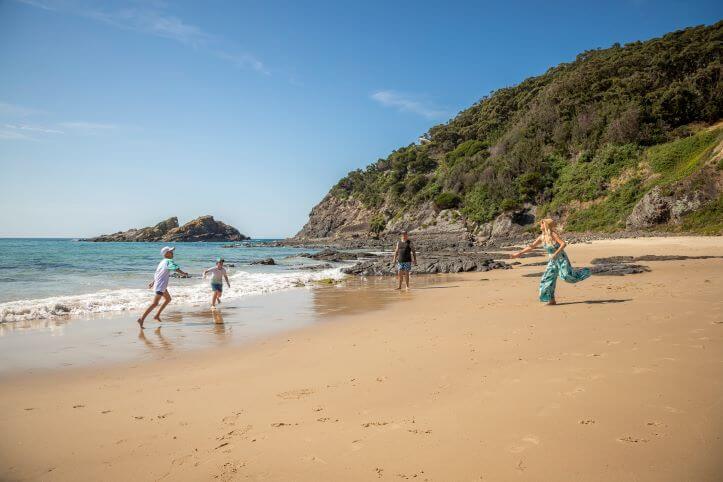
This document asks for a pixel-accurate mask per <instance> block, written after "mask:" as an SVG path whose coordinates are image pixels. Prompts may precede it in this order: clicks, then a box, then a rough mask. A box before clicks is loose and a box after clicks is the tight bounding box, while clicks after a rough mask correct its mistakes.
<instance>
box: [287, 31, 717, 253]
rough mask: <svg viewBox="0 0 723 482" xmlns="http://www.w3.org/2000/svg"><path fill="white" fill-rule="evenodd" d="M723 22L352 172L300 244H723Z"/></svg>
mask: <svg viewBox="0 0 723 482" xmlns="http://www.w3.org/2000/svg"><path fill="white" fill-rule="evenodd" d="M721 45H723V22H718V23H716V24H714V25H710V26H703V27H695V28H690V29H685V30H681V31H677V32H673V33H670V34H667V35H665V36H663V37H661V38H656V39H652V40H648V41H645V42H632V43H630V44H627V45H624V46H620V45H618V44H616V45H614V46H613V47H611V48H608V49H599V50H592V51H587V52H583V53H581V54H579V55H578V56H577V58H576V59H575V61H573V62H570V63H566V64H560V65H558V66H557V67H553V68H551V69H549V70H548V71H547V72H546V73H545V74H543V75H541V76H538V77H532V78H529V79H526V80H525V81H523V82H522V83H520V84H519V85H516V86H513V87H509V88H503V89H500V90H498V91H496V92H494V93H493V94H491V95H490V96H489V97H485V98H483V99H482V100H480V101H479V102H478V103H476V104H474V105H473V106H471V107H470V108H468V109H466V110H464V111H462V112H460V114H459V115H457V116H456V117H455V118H453V119H452V120H450V121H449V122H448V123H446V124H443V125H438V126H434V127H432V128H431V129H430V130H429V132H427V133H426V134H425V135H424V136H423V140H422V141H421V142H420V143H419V144H412V145H409V146H406V147H401V148H399V149H397V150H396V151H394V152H392V153H391V154H390V155H389V156H388V157H387V158H386V159H380V160H379V161H377V162H375V163H373V164H371V165H369V166H367V167H366V168H365V169H358V170H356V171H352V172H350V173H349V174H348V175H347V176H346V177H344V178H342V179H341V180H340V181H339V182H338V183H337V184H336V185H335V186H333V187H332V189H331V190H330V191H329V193H328V194H327V195H326V197H324V199H323V200H322V201H321V202H320V203H319V204H318V205H317V206H316V207H314V209H313V210H312V211H311V213H310V215H309V221H308V223H307V224H306V225H305V226H304V227H303V229H302V230H301V231H300V232H299V233H298V234H297V235H296V237H295V238H294V240H297V241H308V240H317V241H324V240H326V241H344V240H351V239H359V238H367V239H369V238H378V239H382V240H383V239H386V238H389V237H396V235H397V234H398V233H399V232H400V231H401V230H407V231H410V232H412V233H414V236H415V239H419V238H423V239H428V240H430V242H439V243H443V244H445V243H446V244H449V243H467V242H486V241H488V240H495V239H499V238H517V237H522V236H529V234H530V232H531V231H533V230H534V229H535V227H534V223H535V220H536V219H539V218H540V217H553V218H555V219H556V220H558V221H559V222H560V223H561V224H562V225H563V226H564V228H565V230H567V231H572V232H595V233H612V232H617V231H621V230H626V229H627V230H641V229H642V230H651V229H653V230H660V231H680V232H696V233H703V234H723V213H722V212H721V211H722V210H723V207H721V206H722V204H723V201H722V198H721V192H722V191H723V189H722V188H721V186H722V185H723V182H721V179H722V178H721V173H722V172H723V161H721V146H723V144H722V142H723V123H721V122H720V120H721V118H723V48H721Z"/></svg>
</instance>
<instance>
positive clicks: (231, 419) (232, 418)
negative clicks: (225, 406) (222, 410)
mask: <svg viewBox="0 0 723 482" xmlns="http://www.w3.org/2000/svg"><path fill="white" fill-rule="evenodd" d="M242 413H243V412H234V413H233V414H231V415H226V416H225V417H223V418H222V419H221V422H222V423H224V424H226V425H235V424H236V422H237V421H238V418H239V417H240V416H241V414H242Z"/></svg>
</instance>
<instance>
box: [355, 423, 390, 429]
mask: <svg viewBox="0 0 723 482" xmlns="http://www.w3.org/2000/svg"><path fill="white" fill-rule="evenodd" d="M384 425H389V422H367V423H363V424H362V427H364V428H369V427H383V426H384Z"/></svg>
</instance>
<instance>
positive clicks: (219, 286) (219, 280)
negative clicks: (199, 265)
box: [203, 258, 231, 310]
mask: <svg viewBox="0 0 723 482" xmlns="http://www.w3.org/2000/svg"><path fill="white" fill-rule="evenodd" d="M209 273H210V274H211V291H212V292H213V295H212V297H211V309H212V310H215V309H216V303H221V295H222V294H223V280H224V279H225V280H226V284H227V285H228V287H229V288H230V287H231V283H229V282H228V275H227V274H226V268H224V267H223V258H217V259H216V266H214V267H213V268H208V269H207V270H206V271H204V272H203V277H204V279H205V278H206V275H207V274H209Z"/></svg>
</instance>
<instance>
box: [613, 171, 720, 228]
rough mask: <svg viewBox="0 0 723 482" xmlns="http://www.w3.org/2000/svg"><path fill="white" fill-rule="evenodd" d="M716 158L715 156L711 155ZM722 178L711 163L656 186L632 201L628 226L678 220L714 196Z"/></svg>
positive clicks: (647, 226) (717, 192)
mask: <svg viewBox="0 0 723 482" xmlns="http://www.w3.org/2000/svg"><path fill="white" fill-rule="evenodd" d="M713 160H715V158H714V159H713ZM721 184H723V178H722V175H721V174H720V172H716V169H715V168H714V167H712V166H708V167H706V168H704V169H702V170H701V171H700V172H699V173H697V174H696V175H694V176H691V177H690V178H688V179H684V180H682V181H679V182H677V183H674V184H672V185H670V186H666V187H665V189H664V190H663V188H661V187H659V186H656V187H654V188H653V189H651V190H650V191H649V192H648V193H647V194H645V196H643V197H642V198H641V199H640V201H638V203H637V204H636V205H635V207H634V208H633V211H632V212H631V213H630V215H629V216H628V218H627V220H626V221H625V225H626V227H627V228H628V229H644V228H651V227H654V226H657V225H660V224H664V223H668V222H670V223H673V224H677V223H679V222H680V221H681V218H682V217H683V216H685V215H686V214H688V213H691V212H693V211H695V210H697V209H700V208H701V207H702V206H703V205H705V204H707V203H709V202H711V201H713V200H714V199H716V198H717V197H718V196H719V195H720V192H721Z"/></svg>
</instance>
